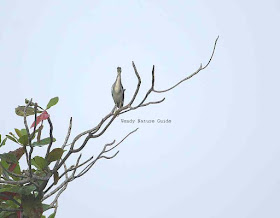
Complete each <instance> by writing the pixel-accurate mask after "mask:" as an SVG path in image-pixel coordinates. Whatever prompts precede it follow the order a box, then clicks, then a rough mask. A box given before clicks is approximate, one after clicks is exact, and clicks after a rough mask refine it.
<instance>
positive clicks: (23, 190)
mask: <svg viewBox="0 0 280 218" xmlns="http://www.w3.org/2000/svg"><path fill="white" fill-rule="evenodd" d="M35 190H36V186H35V185H27V186H12V187H8V188H1V189H0V192H13V193H18V194H22V195H28V194H30V193H31V192H32V191H35Z"/></svg>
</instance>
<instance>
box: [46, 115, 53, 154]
mask: <svg viewBox="0 0 280 218" xmlns="http://www.w3.org/2000/svg"><path fill="white" fill-rule="evenodd" d="M48 123H49V126H50V134H49V135H50V143H49V146H48V149H47V152H46V156H45V158H47V156H48V155H49V153H50V150H51V147H52V143H53V125H52V121H51V118H48Z"/></svg>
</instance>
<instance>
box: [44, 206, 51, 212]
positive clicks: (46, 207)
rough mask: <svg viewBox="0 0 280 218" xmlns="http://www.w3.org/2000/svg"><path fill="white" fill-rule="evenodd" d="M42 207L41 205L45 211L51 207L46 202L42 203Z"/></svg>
mask: <svg viewBox="0 0 280 218" xmlns="http://www.w3.org/2000/svg"><path fill="white" fill-rule="evenodd" d="M42 207H43V211H44V212H45V211H46V210H49V209H51V208H52V207H51V206H50V205H48V204H42Z"/></svg>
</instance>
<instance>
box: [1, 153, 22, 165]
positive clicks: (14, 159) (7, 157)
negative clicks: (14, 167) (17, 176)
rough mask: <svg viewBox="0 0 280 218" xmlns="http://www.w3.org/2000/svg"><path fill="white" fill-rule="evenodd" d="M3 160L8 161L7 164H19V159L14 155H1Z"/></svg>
mask: <svg viewBox="0 0 280 218" xmlns="http://www.w3.org/2000/svg"><path fill="white" fill-rule="evenodd" d="M0 158H1V160H4V161H6V162H7V163H17V162H18V161H17V157H16V155H14V154H13V153H4V154H0Z"/></svg>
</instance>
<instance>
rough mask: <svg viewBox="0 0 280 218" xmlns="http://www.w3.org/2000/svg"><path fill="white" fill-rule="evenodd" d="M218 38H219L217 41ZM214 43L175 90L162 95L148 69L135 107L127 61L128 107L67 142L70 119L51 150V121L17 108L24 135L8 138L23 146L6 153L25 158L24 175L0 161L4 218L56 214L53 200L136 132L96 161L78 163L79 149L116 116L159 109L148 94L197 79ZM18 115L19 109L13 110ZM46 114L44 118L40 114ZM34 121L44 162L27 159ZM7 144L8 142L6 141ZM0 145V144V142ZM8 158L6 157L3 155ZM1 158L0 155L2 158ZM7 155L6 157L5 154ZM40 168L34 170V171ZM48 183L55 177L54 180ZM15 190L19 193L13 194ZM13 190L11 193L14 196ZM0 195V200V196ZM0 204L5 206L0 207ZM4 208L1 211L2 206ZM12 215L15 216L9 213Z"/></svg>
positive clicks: (30, 105)
mask: <svg viewBox="0 0 280 218" xmlns="http://www.w3.org/2000/svg"><path fill="white" fill-rule="evenodd" d="M218 38H219V37H218ZM218 38H217V39H216V40H215V43H214V48H213V50H212V54H211V56H210V59H209V61H208V62H207V64H206V65H204V66H203V65H202V64H200V66H199V68H198V69H197V70H196V71H195V72H194V73H192V74H191V75H189V76H187V77H186V78H184V79H182V80H180V81H179V82H178V83H176V84H175V85H173V86H171V87H170V88H167V89H165V90H157V89H156V88H155V66H153V68H152V79H151V87H150V88H149V90H148V91H147V92H146V94H145V96H144V97H143V98H142V100H141V101H140V102H139V103H135V100H136V97H137V96H138V93H139V89H140V87H141V77H140V75H139V73H138V71H137V68H136V66H135V64H134V62H132V66H133V69H134V73H135V76H136V77H137V79H138V84H137V86H136V89H135V92H134V94H133V96H132V98H131V99H130V101H128V103H127V104H126V105H124V106H122V107H121V108H118V109H117V110H112V111H111V112H110V113H108V114H107V115H106V116H104V117H103V118H102V119H101V121H100V122H99V123H98V124H97V125H96V126H95V127H92V128H91V129H88V130H86V131H84V132H81V133H80V134H78V135H77V136H75V137H74V139H73V140H72V141H71V142H70V143H69V142H68V141H69V137H70V134H71V129H72V117H71V119H70V122H69V127H68V131H67V135H66V137H65V140H64V143H63V144H62V145H61V146H60V147H59V148H54V149H52V146H53V142H54V141H55V140H54V137H53V124H52V121H51V118H50V117H49V116H46V117H45V118H42V117H43V116H44V115H46V114H47V113H45V112H44V111H45V109H44V108H42V107H41V106H39V105H38V104H37V103H34V102H33V101H32V99H31V100H27V101H26V105H25V106H21V108H20V109H22V116H23V119H24V125H25V130H24V131H23V132H24V133H26V134H23V133H22V132H21V133H18V132H17V133H18V136H19V137H20V136H21V137H20V138H19V139H17V138H14V137H13V135H11V136H10V137H12V138H13V139H14V140H16V141H17V142H18V143H19V144H21V145H22V146H21V147H20V148H19V149H17V150H16V151H13V152H10V154H11V153H12V154H13V155H14V156H16V158H17V160H16V161H18V160H19V158H20V157H21V156H22V155H23V154H25V159H26V162H27V165H28V169H27V170H23V171H21V172H19V173H18V172H15V171H13V170H10V167H11V165H8V166H4V165H3V162H1V166H0V169H1V171H0V173H1V179H0V186H1V189H0V199H2V201H0V202H1V208H0V212H1V211H2V212H4V211H6V212H8V214H9V215H8V216H6V217H12V216H15V214H17V216H18V217H34V218H37V217H41V215H42V214H43V211H44V210H47V209H51V208H54V213H53V217H54V215H55V213H56V210H57V207H58V199H59V196H60V195H61V194H62V193H63V192H64V191H65V190H66V188H67V186H68V184H69V183H70V182H72V181H73V180H75V179H77V178H79V177H81V176H83V175H85V174H86V173H87V172H88V171H89V170H90V169H91V168H92V167H93V166H94V165H95V163H96V162H97V161H98V160H101V159H112V158H114V157H116V156H117V154H118V153H119V151H117V148H118V146H119V145H120V144H121V143H122V142H123V141H124V140H125V139H126V138H127V137H129V136H130V135H131V134H133V133H135V132H136V131H137V129H135V130H133V131H131V132H130V133H128V134H127V135H126V136H125V137H124V138H123V139H121V140H120V141H119V142H118V143H116V141H115V140H114V141H112V142H109V143H108V144H105V145H104V146H103V149H102V150H101V152H100V153H99V154H98V155H97V156H96V157H94V156H92V157H90V158H89V159H87V160H83V161H82V153H81V152H82V150H83V149H84V148H85V146H86V145H87V144H88V142H89V141H90V140H91V139H94V138H98V137H101V136H102V135H103V134H104V133H105V132H106V130H107V129H108V128H109V127H110V125H111V124H112V123H113V122H114V120H115V119H116V118H117V117H119V116H121V115H122V114H124V113H127V112H130V111H132V110H136V109H139V108H141V107H146V106H149V105H153V104H159V103H161V102H163V101H164V100H165V98H163V99H160V100H158V101H147V99H148V97H149V95H150V94H151V93H152V92H154V93H164V92H168V91H170V90H172V89H174V88H175V87H177V86H178V85H180V84H181V83H183V82H185V81H187V80H189V79H190V78H192V77H193V76H195V75H196V74H198V73H199V72H200V71H202V70H204V69H205V68H207V67H208V65H209V64H210V62H211V60H212V58H213V56H214V53H215V48H216V44H217V41H218ZM18 110H19V108H18ZM28 110H31V114H33V115H34V126H33V127H32V128H29V127H28V124H27V116H28V115H30V114H28ZM39 113H41V115H39V116H40V117H39V116H38V114H39ZM44 113H45V114H44ZM38 119H45V120H47V122H48V126H49V141H48V144H47V149H46V154H45V157H44V158H43V157H41V158H35V159H34V157H33V156H32V154H33V150H34V148H35V147H36V146H35V145H36V143H38V142H39V143H40V135H41V131H42V128H43V127H42V125H41V126H40V127H38V125H37V123H39V122H38V121H40V120H38ZM35 136H37V142H35V144H34V140H36V137H35ZM82 137H85V138H84V139H83V140H81V138H82ZM9 139H10V138H9ZM0 141H1V139H0ZM66 148H67V151H66V152H65V153H64V150H65V149H66ZM77 153H79V154H80V155H79V156H78V158H77V160H76V162H75V164H74V165H72V166H70V167H69V166H67V165H69V164H68V163H66V162H67V160H68V158H69V157H70V156H71V155H73V154H77ZM8 154H9V153H8ZM1 155H2V156H1V157H2V159H3V154H1ZM10 156H11V155H10ZM7 157H8V155H6V156H5V158H6V159H5V158H4V159H5V160H6V162H5V163H11V164H12V163H14V164H16V162H11V161H10V162H9V161H8V160H7ZM51 162H53V163H54V165H53V167H52V168H50V166H49V164H50V163H51ZM34 165H35V166H36V167H37V170H34V169H33V167H32V166H34ZM38 169H39V170H38ZM51 178H54V179H53V180H52V179H51ZM18 187H20V188H19V189H17V188H18ZM13 190H14V192H13ZM1 196H2V197H1ZM50 197H52V199H53V200H52V202H51V203H49V204H43V202H45V201H46V200H47V199H49V198H50ZM3 199H4V200H5V202H3ZM8 201H9V202H13V205H14V206H13V207H11V208H9V207H6V206H7V202H8ZM5 204H6V206H5ZM13 213H14V214H13Z"/></svg>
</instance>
